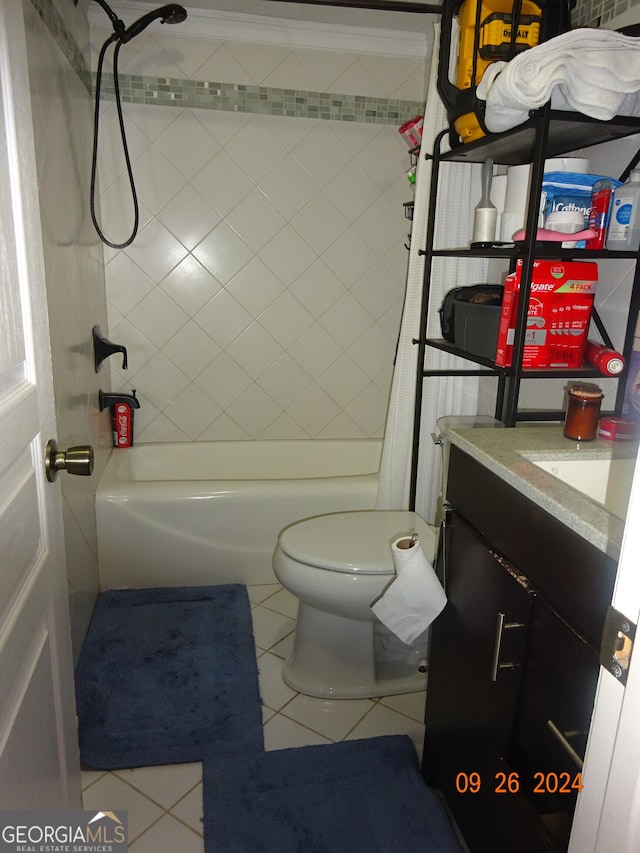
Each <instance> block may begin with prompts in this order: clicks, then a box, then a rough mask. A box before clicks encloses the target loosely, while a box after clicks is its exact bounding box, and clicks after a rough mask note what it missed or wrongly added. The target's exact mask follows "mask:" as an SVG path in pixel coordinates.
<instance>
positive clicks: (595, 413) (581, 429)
mask: <svg viewBox="0 0 640 853" xmlns="http://www.w3.org/2000/svg"><path fill="white" fill-rule="evenodd" d="M603 397H604V394H603V393H602V389H601V388H599V387H598V386H597V385H593V384H591V383H590V382H576V383H575V384H573V385H569V386H568V387H567V416H566V418H565V421H564V435H565V438H571V439H573V441H593V440H594V439H595V438H597V436H598V420H599V418H600V406H601V403H602V398H603Z"/></svg>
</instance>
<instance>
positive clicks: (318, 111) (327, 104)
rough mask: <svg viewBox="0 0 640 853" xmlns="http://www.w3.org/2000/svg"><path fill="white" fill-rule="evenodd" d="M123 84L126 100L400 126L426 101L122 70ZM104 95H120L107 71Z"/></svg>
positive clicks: (121, 89)
mask: <svg viewBox="0 0 640 853" xmlns="http://www.w3.org/2000/svg"><path fill="white" fill-rule="evenodd" d="M94 83H95V75H94ZM119 83H120V96H121V99H122V101H123V102H125V103H133V104H151V105H156V106H165V107H166V106H168V107H187V108H196V109H205V110H227V111H233V112H240V113H256V114H259V115H272V116H276V115H277V116H294V117H295V118H316V119H329V120H331V121H352V122H363V123H365V124H394V125H397V124H403V123H404V122H405V121H408V120H409V119H411V118H413V117H414V116H416V115H418V114H419V113H421V112H422V104H421V103H420V101H405V100H401V99H399V98H371V97H365V96H362V95H342V94H334V93H331V92H310V91H304V90H300V89H276V88H272V87H269V86H244V85H238V84H234V83H217V82H212V81H208V80H207V81H200V80H178V79H174V78H167V77H144V76H141V75H134V74H120V75H119ZM101 97H103V98H104V99H105V100H112V101H113V100H115V83H114V75H113V74H103V75H102V83H101Z"/></svg>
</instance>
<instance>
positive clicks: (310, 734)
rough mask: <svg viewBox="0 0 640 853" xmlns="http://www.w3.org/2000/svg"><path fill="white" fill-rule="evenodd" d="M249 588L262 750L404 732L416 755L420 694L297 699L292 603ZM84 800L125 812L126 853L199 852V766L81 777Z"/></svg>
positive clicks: (281, 593) (269, 590)
mask: <svg viewBox="0 0 640 853" xmlns="http://www.w3.org/2000/svg"><path fill="white" fill-rule="evenodd" d="M248 589H249V599H250V601H251V605H252V615H253V631H254V636H255V642H256V655H257V660H258V670H259V674H260V690H261V694H262V701H263V712H264V740H265V748H266V749H267V750H271V749H285V748H287V747H292V746H304V745H306V744H314V743H332V742H335V741H341V740H352V739H354V738H362V737H374V736H376V735H389V734H407V735H409V736H410V737H411V739H412V740H413V742H414V744H415V746H416V750H417V751H418V754H419V755H420V754H421V751H422V737H423V733H424V725H423V722H422V719H423V714H424V701H425V694H424V693H410V694H403V695H400V696H388V697H383V698H381V699H355V700H347V699H342V700H325V699H314V698H311V697H310V696H304V695H302V694H301V693H296V692H295V691H294V690H291V688H289V687H287V685H286V684H285V683H284V682H283V681H282V678H281V675H280V671H281V668H282V663H283V661H284V660H285V659H286V658H287V656H288V654H289V649H290V645H291V642H292V640H293V630H294V627H295V616H296V607H297V601H296V599H295V598H294V597H293V596H292V595H290V593H288V592H287V591H286V590H284V589H282V588H281V587H280V586H279V585H277V584H273V585H266V586H250V587H249V588H248ZM83 802H84V808H85V809H91V810H93V809H96V810H98V809H102V810H104V809H114V810H117V809H126V810H127V811H128V813H129V850H130V851H131V853H176V851H177V850H179V851H180V853H204V846H203V838H202V767H201V765H200V764H178V765H170V766H165V767H143V768H140V769H137V770H116V771H113V772H103V771H89V772H85V773H83Z"/></svg>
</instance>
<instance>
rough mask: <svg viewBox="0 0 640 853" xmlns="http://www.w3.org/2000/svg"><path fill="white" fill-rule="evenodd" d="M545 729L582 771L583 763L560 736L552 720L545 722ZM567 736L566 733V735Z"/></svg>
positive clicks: (564, 738) (563, 737) (560, 733)
mask: <svg viewBox="0 0 640 853" xmlns="http://www.w3.org/2000/svg"><path fill="white" fill-rule="evenodd" d="M547 728H548V729H549V731H550V732H551V733H552V735H553V736H554V737H555V738H556V740H557V741H558V743H559V744H560V746H561V747H562V748H563V749H564V751H565V752H566V753H567V755H569V756H570V757H571V758H572V759H573V760H574V761H575V763H576V764H577V765H578V768H579V769H580V770H582V765H583V763H584V762H583V761H582V759H581V758H580V756H579V755H578V753H577V752H576V751H575V749H574V748H573V747H572V746H571V744H570V743H569V741H568V740H567V739H566V737H565V736H564V735H563V734H562V732H561V731H560V729H559V728H558V727H557V726H556V724H555V723H554V722H553V720H547ZM567 734H568V733H567Z"/></svg>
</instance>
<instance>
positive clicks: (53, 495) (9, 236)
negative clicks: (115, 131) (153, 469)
mask: <svg viewBox="0 0 640 853" xmlns="http://www.w3.org/2000/svg"><path fill="white" fill-rule="evenodd" d="M54 430H55V410H54V400H53V385H52V373H51V355H50V348H49V330H48V322H47V303H46V292H45V281H44V265H43V255H42V245H41V234H40V220H39V210H38V196H37V181H36V172H35V155H34V148H33V131H32V124H31V107H30V98H29V79H28V68H27V58H26V45H25V34H24V21H23V17H22V3H20V2H17V0H11V2H5V0H2V2H0V809H2V810H9V809H78V808H81V803H80V770H79V759H78V745H77V732H76V724H75V707H74V687H73V665H72V656H71V639H70V627H69V614H68V603H67V584H66V573H65V563H64V549H63V531H62V501H61V497H60V491H59V485H58V484H49V483H48V482H47V481H46V477H45V467H44V448H45V445H46V443H47V440H48V439H49V438H54V437H55V431H54Z"/></svg>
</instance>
